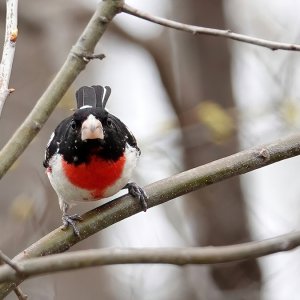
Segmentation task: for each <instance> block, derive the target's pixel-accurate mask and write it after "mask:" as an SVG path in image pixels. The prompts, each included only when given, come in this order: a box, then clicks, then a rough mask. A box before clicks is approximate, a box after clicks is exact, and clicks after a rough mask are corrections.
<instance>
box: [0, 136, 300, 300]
mask: <svg viewBox="0 0 300 300" xmlns="http://www.w3.org/2000/svg"><path fill="white" fill-rule="evenodd" d="M299 154H300V134H296V135H293V136H291V137H287V138H285V139H281V140H278V141H276V142H273V143H271V144H268V145H264V146H259V147H255V148H252V149H249V150H245V151H242V152H239V153H236V154H234V155H231V156H227V157H225V158H222V159H219V160H216V161H213V162H211V163H208V164H206V165H203V166H200V167H197V168H194V169H191V170H188V171H185V172H182V173H179V174H177V175H174V176H171V177H169V178H166V179H163V180H160V181H157V182H155V183H152V184H150V185H148V186H146V187H145V191H146V193H147V195H148V196H149V200H148V207H149V208H150V207H153V206H156V205H159V204H162V203H164V202H166V201H169V200H171V199H174V198H176V197H178V196H181V195H183V194H186V193H189V192H192V191H194V190H196V189H200V188H203V187H205V186H208V185H211V184H214V183H216V182H219V181H222V180H225V179H227V178H230V177H233V176H236V175H241V174H244V173H247V172H250V171H253V170H255V169H258V168H261V167H264V166H266V165H269V164H272V163H275V162H278V161H281V160H283V159H287V158H290V157H293V156H296V155H299ZM224 201H226V199H224ZM141 210H142V208H141V206H140V203H139V201H136V199H134V198H132V197H131V196H129V195H125V196H122V197H119V198H117V199H115V200H113V201H111V202H109V203H106V204H104V205H102V206H100V207H97V208H95V209H93V210H91V211H89V212H87V213H85V214H84V215H83V216H82V218H83V221H82V222H79V223H78V224H77V228H78V229H79V231H80V238H79V237H77V236H75V235H74V234H73V231H72V229H68V230H66V231H63V230H61V229H60V228H58V229H56V230H54V231H52V232H50V233H49V234H48V235H46V236H44V237H43V238H41V239H40V240H39V241H37V242H36V243H34V244H33V245H31V246H30V247H29V248H27V249H26V250H24V251H22V252H21V253H20V254H19V255H18V256H16V257H15V258H14V261H20V260H23V259H28V258H33V257H39V256H45V255H49V254H55V253H59V252H64V251H66V250H68V249H69V248H70V247H72V246H73V245H74V244H76V243H78V242H79V241H81V240H83V239H86V238H87V237H89V236H91V235H93V234H95V233H96V232H98V231H100V230H102V229H104V228H107V227H108V226H111V225H112V224H115V223H117V222H119V221H121V220H123V219H125V218H128V217H130V216H132V215H134V214H137V213H139V212H141ZM145 217H146V216H145ZM287 247H288V246H287ZM286 249H287V248H286ZM21 281H22V280H21V279H18V280H16V281H14V282H9V283H4V284H0V299H1V297H4V296H6V295H7V294H8V293H9V292H10V291H11V290H12V289H13V288H14V287H15V286H16V285H18V284H19V283H20V282H21Z"/></svg>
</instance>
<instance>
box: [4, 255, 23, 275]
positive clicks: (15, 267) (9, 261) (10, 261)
mask: <svg viewBox="0 0 300 300" xmlns="http://www.w3.org/2000/svg"><path fill="white" fill-rule="evenodd" d="M0 261H2V262H4V263H6V264H7V265H9V266H10V267H11V268H12V269H13V270H15V271H16V272H17V273H22V271H21V269H20V268H19V267H18V265H17V264H16V263H15V262H13V261H12V260H11V259H10V258H9V257H8V256H6V255H5V254H4V253H3V252H2V251H1V250H0Z"/></svg>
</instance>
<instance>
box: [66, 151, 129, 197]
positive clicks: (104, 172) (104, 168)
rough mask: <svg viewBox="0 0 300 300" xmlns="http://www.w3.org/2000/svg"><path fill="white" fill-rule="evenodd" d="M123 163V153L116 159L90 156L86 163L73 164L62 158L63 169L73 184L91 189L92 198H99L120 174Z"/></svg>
mask: <svg viewBox="0 0 300 300" xmlns="http://www.w3.org/2000/svg"><path fill="white" fill-rule="evenodd" d="M124 164H125V156H124V155H123V156H122V157H121V158H119V160H117V161H106V160H103V159H101V158H99V157H97V156H92V158H91V161H90V162H89V163H88V164H80V165H78V166H75V165H73V164H69V163H67V162H66V161H64V160H62V167H63V170H64V172H65V174H66V176H67V177H68V179H69V180H70V182H72V183H73V184H74V185H76V186H77V187H79V188H82V189H86V190H89V191H91V195H92V196H93V198H94V199H95V200H96V199H100V198H101V197H102V196H103V193H104V191H105V190H106V188H108V187H109V186H111V185H113V184H114V183H115V182H116V181H117V180H118V179H119V178H120V176H121V174H122V171H123V168H124Z"/></svg>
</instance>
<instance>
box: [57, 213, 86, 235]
mask: <svg viewBox="0 0 300 300" xmlns="http://www.w3.org/2000/svg"><path fill="white" fill-rule="evenodd" d="M62 221H63V230H64V229H67V228H68V227H69V226H71V227H72V229H73V232H74V234H75V235H76V236H78V237H80V233H79V230H78V228H77V226H76V223H75V221H82V218H81V217H80V216H79V215H78V214H75V215H67V214H64V215H63V216H62Z"/></svg>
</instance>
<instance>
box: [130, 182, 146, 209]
mask: <svg viewBox="0 0 300 300" xmlns="http://www.w3.org/2000/svg"><path fill="white" fill-rule="evenodd" d="M125 188H127V189H128V193H129V194H130V195H131V196H133V197H134V198H137V199H138V200H139V201H140V203H141V206H142V209H143V211H146V210H147V208H148V204H147V200H148V196H147V194H146V193H145V191H144V190H143V189H142V188H141V187H139V186H138V185H137V184H136V183H135V182H130V183H127V184H126V186H125Z"/></svg>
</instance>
